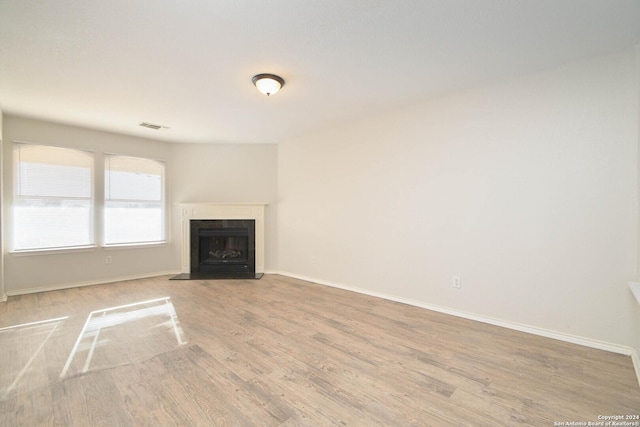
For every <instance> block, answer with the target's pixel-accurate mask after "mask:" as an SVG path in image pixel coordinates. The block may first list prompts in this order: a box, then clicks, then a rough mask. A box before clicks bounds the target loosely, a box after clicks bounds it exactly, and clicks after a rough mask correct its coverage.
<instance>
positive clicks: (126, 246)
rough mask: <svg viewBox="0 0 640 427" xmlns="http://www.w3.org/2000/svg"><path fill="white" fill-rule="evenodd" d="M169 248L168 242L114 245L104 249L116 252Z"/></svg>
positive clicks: (106, 246)
mask: <svg viewBox="0 0 640 427" xmlns="http://www.w3.org/2000/svg"><path fill="white" fill-rule="evenodd" d="M164 246H167V242H166V241H163V242H152V243H120V244H114V245H105V246H103V247H102V248H103V249H104V250H105V251H114V250H120V249H145V248H161V247H164Z"/></svg>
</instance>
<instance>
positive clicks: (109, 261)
mask: <svg viewBox="0 0 640 427" xmlns="http://www.w3.org/2000/svg"><path fill="white" fill-rule="evenodd" d="M111 261H113V260H112V259H111V256H108V257H106V258H105V259H104V263H105V264H111Z"/></svg>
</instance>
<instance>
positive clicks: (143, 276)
mask: <svg viewBox="0 0 640 427" xmlns="http://www.w3.org/2000/svg"><path fill="white" fill-rule="evenodd" d="M169 274H180V272H179V271H178V272H176V271H173V270H172V271H158V272H155V273H142V274H133V275H130V276H120V277H110V278H108V279H98V280H88V281H86V282H75V283H62V284H58V285H46V286H37V287H35V288H27V289H14V290H8V291H6V292H7V294H6V296H5V300H6V297H7V296H10V297H11V296H17V295H26V294H35V293H38V292H47V291H58V290H61V289H70V288H80V287H84V286H93V285H104V284H106V283H114V282H124V281H127V280H137V279H148V278H150V277H157V276H166V275H169Z"/></svg>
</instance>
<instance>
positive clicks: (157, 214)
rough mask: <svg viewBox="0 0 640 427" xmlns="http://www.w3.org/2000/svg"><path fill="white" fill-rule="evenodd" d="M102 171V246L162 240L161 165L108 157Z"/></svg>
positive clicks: (143, 160)
mask: <svg viewBox="0 0 640 427" xmlns="http://www.w3.org/2000/svg"><path fill="white" fill-rule="evenodd" d="M104 169H105V178H104V194H105V206H104V209H105V210H104V241H105V245H121V244H136V243H156V242H162V241H164V164H163V163H162V162H160V161H157V160H150V159H142V158H137V157H126V156H118V155H112V154H108V155H105V162H104Z"/></svg>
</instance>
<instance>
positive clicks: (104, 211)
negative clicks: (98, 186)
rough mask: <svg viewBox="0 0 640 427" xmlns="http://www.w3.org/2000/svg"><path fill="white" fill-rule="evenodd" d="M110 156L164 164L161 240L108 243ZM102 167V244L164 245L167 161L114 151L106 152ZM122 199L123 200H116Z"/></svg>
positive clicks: (117, 246) (161, 185) (113, 247)
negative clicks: (108, 176) (108, 163)
mask: <svg viewBox="0 0 640 427" xmlns="http://www.w3.org/2000/svg"><path fill="white" fill-rule="evenodd" d="M110 157H122V158H131V159H140V160H146V161H152V162H156V163H158V164H159V165H161V166H162V174H161V175H160V200H159V201H157V204H158V206H159V207H160V233H161V236H160V240H149V241H136V242H117V243H107V241H106V236H107V220H106V214H107V203H108V202H109V201H110V200H109V199H108V195H107V191H106V188H107V179H108V178H107V174H108V173H109V171H110V170H111V169H110V168H107V161H108V159H109V158H110ZM102 167H103V173H102V177H103V183H102V184H103V185H102V192H103V193H102V194H103V197H102V200H101V202H102V204H101V206H100V210H101V212H100V213H101V230H100V238H101V246H102V247H103V248H105V249H106V250H111V249H117V248H136V247H149V246H163V245H165V244H166V243H167V195H166V175H167V162H166V161H165V160H162V159H157V158H152V157H144V156H137V155H129V154H119V153H113V152H104V153H103V159H102ZM114 201H121V200H114ZM126 201H129V202H139V203H150V201H149V200H142V199H127V200H126Z"/></svg>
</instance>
